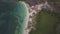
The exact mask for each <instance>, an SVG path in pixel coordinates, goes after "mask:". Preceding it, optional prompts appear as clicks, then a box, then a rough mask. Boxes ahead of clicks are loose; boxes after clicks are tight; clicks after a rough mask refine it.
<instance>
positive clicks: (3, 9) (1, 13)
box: [0, 2, 27, 34]
mask: <svg viewBox="0 0 60 34" xmlns="http://www.w3.org/2000/svg"><path fill="white" fill-rule="evenodd" d="M26 15H27V11H26V7H25V6H24V4H22V3H21V2H18V3H12V2H0V34H19V33H20V34H23V33H24V27H25V25H24V24H25V22H26Z"/></svg>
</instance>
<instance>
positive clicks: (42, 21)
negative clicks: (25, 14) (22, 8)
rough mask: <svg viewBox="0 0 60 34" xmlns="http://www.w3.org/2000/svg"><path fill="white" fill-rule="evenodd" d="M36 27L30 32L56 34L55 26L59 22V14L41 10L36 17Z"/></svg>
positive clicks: (33, 33) (31, 33) (32, 33)
mask: <svg viewBox="0 0 60 34" xmlns="http://www.w3.org/2000/svg"><path fill="white" fill-rule="evenodd" d="M36 21H37V27H36V30H32V31H31V32H30V34H56V33H57V30H56V27H57V25H58V24H59V23H60V22H59V21H60V17H59V14H57V13H54V12H50V10H49V11H46V10H42V11H41V12H39V13H38V14H37V17H36Z"/></svg>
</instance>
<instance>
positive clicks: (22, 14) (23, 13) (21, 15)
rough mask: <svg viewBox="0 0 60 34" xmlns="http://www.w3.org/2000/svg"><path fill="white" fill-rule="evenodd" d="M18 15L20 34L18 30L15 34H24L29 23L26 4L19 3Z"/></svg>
mask: <svg viewBox="0 0 60 34" xmlns="http://www.w3.org/2000/svg"><path fill="white" fill-rule="evenodd" d="M16 15H18V24H19V25H18V26H17V29H18V27H19V32H18V31H17V30H16V33H15V34H17V33H19V34H24V30H25V25H26V23H27V8H26V4H25V3H24V2H18V8H17V12H16Z"/></svg>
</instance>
